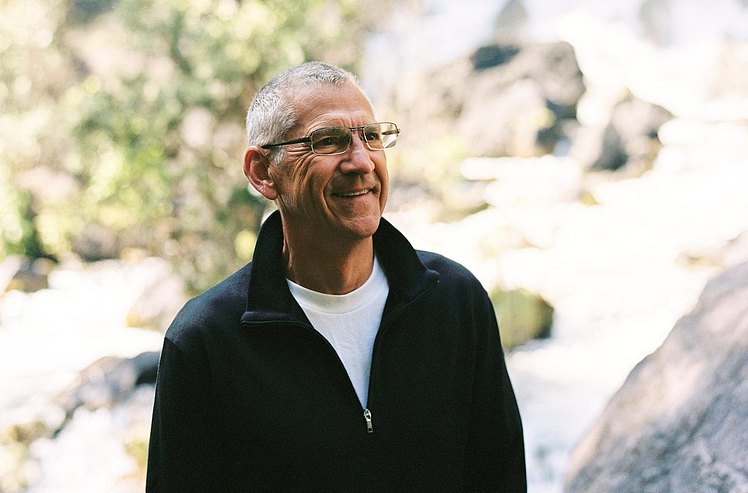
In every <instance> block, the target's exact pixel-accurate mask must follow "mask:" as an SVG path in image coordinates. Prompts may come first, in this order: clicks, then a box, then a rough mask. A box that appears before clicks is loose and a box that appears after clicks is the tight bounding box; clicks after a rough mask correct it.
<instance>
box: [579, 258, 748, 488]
mask: <svg viewBox="0 0 748 493" xmlns="http://www.w3.org/2000/svg"><path fill="white" fill-rule="evenodd" d="M565 491H566V492H567V493H585V492H590V493H591V492H601V491H604V492H607V493H624V492H631V493H642V492H646V493H648V492H651V493H655V492H663V493H665V492H679V493H682V492H694V493H696V492H698V493H710V492H715V493H716V492H725V493H727V492H730V493H745V492H748V262H745V263H742V264H739V265H737V266H736V267H733V268H732V269H730V270H728V271H726V272H725V273H724V274H722V275H720V276H719V277H717V278H716V279H714V280H712V281H711V282H709V283H708V284H707V286H706V288H705V289H704V292H703V293H702V295H701V297H700V299H699V301H698V304H697V306H696V307H695V309H694V310H693V312H691V313H690V314H688V315H686V316H685V317H683V318H681V319H680V320H679V321H678V322H677V324H676V325H675V327H674V328H673V330H672V332H671V333H670V335H669V336H668V337H667V339H666V340H665V342H664V343H663V344H662V346H661V347H660V348H659V349H657V351H655V352H654V353H653V354H651V355H650V356H648V357H646V358H645V359H644V360H642V361H641V362H640V363H639V364H638V365H637V366H636V367H635V368H634V370H633V371H632V372H631V374H630V375H629V377H628V379H627V380H626V382H625V383H624V385H623V387H622V388H621V389H620V390H619V391H618V393H617V394H616V395H615V396H614V397H613V398H612V399H611V401H610V403H609V404H608V406H607V408H606V409H605V410H604V411H603V413H602V415H601V416H600V418H599V419H598V421H597V422H596V423H595V425H594V426H593V427H592V429H591V430H590V431H589V432H588V434H587V436H586V437H585V438H584V439H583V440H582V442H581V443H580V444H579V445H578V446H577V448H576V449H575V451H574V453H573V454H572V458H571V461H570V463H569V469H568V471H567V480H566V490H565Z"/></svg>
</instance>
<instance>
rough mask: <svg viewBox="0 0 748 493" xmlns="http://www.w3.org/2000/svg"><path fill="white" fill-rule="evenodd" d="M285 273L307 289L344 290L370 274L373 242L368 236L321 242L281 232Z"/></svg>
mask: <svg viewBox="0 0 748 493" xmlns="http://www.w3.org/2000/svg"><path fill="white" fill-rule="evenodd" d="M283 260H284V261H285V263H286V277H288V278H289V279H290V280H291V281H293V282H295V283H296V284H298V285H300V286H304V287H305V288H307V289H311V290H313V291H317V292H320V293H326V294H346V293H350V292H351V291H353V290H355V289H357V288H359V287H361V286H362V285H363V284H364V283H365V282H366V281H367V279H369V277H370V276H371V271H372V268H373V264H374V242H373V240H372V238H371V237H368V238H363V239H357V240H354V241H351V242H347V243H346V244H337V245H320V244H318V243H315V242H312V241H304V240H301V239H295V238H289V237H287V236H284V242H283Z"/></svg>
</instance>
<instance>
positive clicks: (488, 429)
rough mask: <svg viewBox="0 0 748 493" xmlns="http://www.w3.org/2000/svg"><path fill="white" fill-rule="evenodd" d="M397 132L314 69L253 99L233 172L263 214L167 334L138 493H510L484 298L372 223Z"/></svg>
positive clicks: (512, 474)
mask: <svg viewBox="0 0 748 493" xmlns="http://www.w3.org/2000/svg"><path fill="white" fill-rule="evenodd" d="M398 133H399V129H398V128H397V126H396V125H395V124H394V123H389V122H384V123H382V122H378V120H377V119H376V118H375V117H374V113H373V110H372V108H371V105H370V103H369V101H368V100H367V98H366V97H365V96H364V94H363V93H362V92H361V90H360V89H359V87H358V86H357V84H356V82H355V79H354V78H353V76H352V75H351V74H349V73H347V72H345V71H342V70H340V69H338V68H336V67H332V66H329V65H325V64H322V63H317V62H313V63H308V64H304V65H300V66H298V67H295V68H293V69H291V70H289V71H288V72H285V73H283V74H281V75H279V76H277V77H276V78H275V79H273V80H272V81H270V82H269V83H268V84H267V85H266V86H265V87H264V88H263V89H261V90H260V91H259V92H258V94H257V95H256V96H255V99H254V101H253V102H252V104H251V106H250V108H249V112H248V116H247V135H248V140H249V144H250V146H249V149H248V150H247V152H246V155H245V158H244V173H245V175H246V176H247V178H248V180H249V182H250V183H251V185H252V186H253V187H254V188H255V189H256V190H257V191H258V192H259V193H260V194H262V195H263V196H264V197H266V198H267V199H268V200H272V201H274V202H275V204H276V205H277V208H278V211H276V212H274V213H273V214H272V215H271V216H270V217H269V218H268V219H267V220H266V221H265V223H264V224H263V226H262V228H261V231H260V233H259V236H258V239H257V244H256V247H255V254H254V258H253V261H252V263H251V264H249V265H247V266H246V267H244V268H243V269H241V270H240V271H238V272H236V273H235V274H233V275H232V276H231V277H229V278H228V279H226V280H224V281H223V282H221V283H220V284H218V285H217V286H215V287H214V288H212V289H210V290H209V291H207V292H206V293H204V294H202V295H200V296H198V297H197V298H195V299H194V300H192V301H190V302H189V303H188V304H187V305H186V306H185V307H184V308H183V309H182V311H181V312H180V314H179V315H178V316H177V318H176V319H175V320H174V322H173V323H172V325H171V327H170V328H169V330H168V331H167V333H166V337H165V341H164V348H163V352H162V356H161V362H160V366H159V374H158V383H157V388H156V402H155V405H154V411H153V425H152V431H151V442H150V447H149V457H148V480H147V489H148V491H179V492H185V491H219V492H223V491H320V492H331V491H346V492H347V491H383V492H384V491H476V490H484V491H500V492H515V491H526V479H525V461H524V448H523V438H522V427H521V423H520V417H519V412H518V409H517V404H516V401H515V397H514V393H513V390H512V387H511V384H510V381H509V377H508V375H507V371H506V366H505V363H504V359H503V354H502V351H501V346H500V342H499V333H498V327H497V324H496V319H495V315H494V312H493V308H492V306H491V303H490V301H489V299H488V296H487V295H486V292H485V291H484V290H483V288H482V287H481V286H480V284H479V283H478V281H477V280H476V279H475V278H474V277H473V276H472V275H471V274H470V273H469V272H468V271H467V270H466V269H464V268H463V267H461V266H460V265H458V264H456V263H454V262H452V261H450V260H448V259H446V258H444V257H441V256H439V255H437V254H433V253H427V252H417V251H415V250H414V249H413V248H412V247H411V245H410V244H409V243H408V241H407V240H406V239H405V238H404V237H403V236H402V235H401V234H400V233H399V232H398V231H397V230H396V229H395V228H394V227H393V226H392V225H390V224H389V223H388V222H387V221H386V220H384V219H382V212H383V210H384V206H385V203H386V202H387V193H388V190H389V186H388V176H387V162H386V156H385V152H384V149H385V148H387V147H391V146H393V145H394V144H395V142H396V139H397V135H398Z"/></svg>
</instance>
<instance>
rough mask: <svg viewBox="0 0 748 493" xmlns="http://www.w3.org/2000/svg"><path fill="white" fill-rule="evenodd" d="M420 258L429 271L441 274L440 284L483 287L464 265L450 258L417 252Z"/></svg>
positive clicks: (422, 251)
mask: <svg viewBox="0 0 748 493" xmlns="http://www.w3.org/2000/svg"><path fill="white" fill-rule="evenodd" d="M416 253H417V254H418V258H419V259H420V261H421V262H422V263H423V265H424V266H426V268H427V269H430V270H433V271H436V272H438V273H439V281H440V283H445V282H446V283H449V284H456V285H462V286H464V285H466V284H467V285H474V286H476V287H481V284H480V281H478V279H477V278H476V277H475V275H474V274H473V273H472V272H471V271H470V270H469V269H468V268H467V267H465V266H464V265H462V264H460V263H459V262H456V261H454V260H452V259H450V258H447V257H445V256H444V255H440V254H438V253H434V252H427V251H424V250H416Z"/></svg>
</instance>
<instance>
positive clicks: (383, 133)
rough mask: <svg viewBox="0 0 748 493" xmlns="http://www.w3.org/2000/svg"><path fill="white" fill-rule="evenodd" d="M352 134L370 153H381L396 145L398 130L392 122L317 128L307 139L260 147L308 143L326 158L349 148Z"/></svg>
mask: <svg viewBox="0 0 748 493" xmlns="http://www.w3.org/2000/svg"><path fill="white" fill-rule="evenodd" d="M353 132H358V134H359V136H361V140H363V142H364V144H366V147H367V148H369V149H370V150H372V151H382V150H384V149H388V148H390V147H393V146H394V145H395V144H396V143H397V135H398V134H399V133H400V129H399V128H397V125H395V124H394V123H392V122H377V123H369V124H368V125H362V126H360V127H325V128H319V129H317V130H315V131H313V132H312V133H310V134H309V135H308V136H307V137H300V138H298V139H293V140H287V141H285V142H278V143H275V144H265V145H261V146H260V147H262V148H263V149H269V148H271V147H278V146H286V145H291V144H300V143H302V142H309V144H310V145H311V147H312V152H313V153H315V154H324V155H327V156H330V155H334V154H343V153H344V152H346V151H347V150H348V148H349V147H350V146H351V142H352V141H353Z"/></svg>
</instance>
